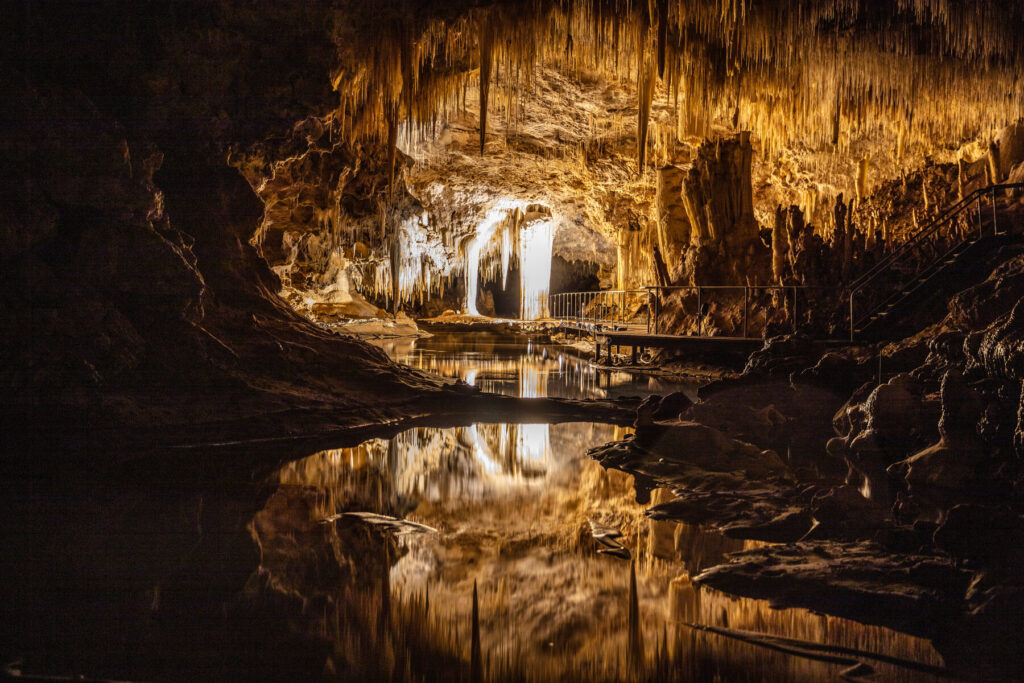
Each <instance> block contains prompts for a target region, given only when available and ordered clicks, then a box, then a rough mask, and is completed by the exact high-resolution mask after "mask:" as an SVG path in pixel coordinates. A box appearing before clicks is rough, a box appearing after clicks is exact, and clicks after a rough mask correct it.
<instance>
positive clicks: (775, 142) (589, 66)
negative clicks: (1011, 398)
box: [236, 0, 1024, 288]
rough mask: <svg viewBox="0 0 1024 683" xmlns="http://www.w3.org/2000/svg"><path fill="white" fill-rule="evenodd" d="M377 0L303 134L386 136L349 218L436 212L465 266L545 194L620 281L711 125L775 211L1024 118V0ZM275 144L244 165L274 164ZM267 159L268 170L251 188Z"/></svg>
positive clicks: (566, 234)
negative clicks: (491, 220)
mask: <svg viewBox="0 0 1024 683" xmlns="http://www.w3.org/2000/svg"><path fill="white" fill-rule="evenodd" d="M367 9H368V8H367V6H364V5H363V4H359V3H348V4H345V3H342V4H338V5H334V6H332V13H330V15H329V16H330V21H329V27H330V31H329V33H330V36H331V38H332V40H333V41H334V44H335V46H336V48H337V57H336V61H335V62H334V64H333V65H332V67H331V71H330V84H331V87H332V89H333V93H334V94H333V97H334V98H335V101H336V104H335V105H334V106H333V107H332V108H331V109H330V110H329V111H327V112H326V113H323V114H321V115H319V116H317V117H315V118H313V119H307V121H306V122H305V123H303V124H302V125H301V126H299V127H296V129H295V130H294V131H293V135H292V138H295V137H299V138H303V137H304V138H305V141H306V142H307V143H308V144H310V145H311V146H313V147H315V148H317V149H319V150H321V151H322V150H323V149H325V148H326V149H332V148H335V147H337V146H339V145H344V146H346V148H349V147H353V146H356V147H359V146H362V147H363V148H364V149H372V150H373V151H371V152H369V153H368V154H369V155H371V156H375V157H376V162H377V168H376V169H375V173H376V176H375V177H376V181H375V183H374V189H373V192H371V194H372V193H376V199H375V201H374V204H375V208H374V207H371V209H370V210H367V211H364V212H363V214H362V215H361V216H360V215H355V214H352V213H351V212H349V213H348V214H347V215H346V216H345V217H343V218H342V219H341V220H342V221H343V222H346V223H347V224H348V230H349V232H351V231H352V229H353V228H352V226H356V229H357V231H362V233H364V234H369V233H371V232H373V229H372V228H368V227H366V224H367V223H375V224H380V225H381V226H385V227H382V228H381V229H380V230H379V232H380V234H381V235H385V234H387V233H388V232H393V231H394V228H393V227H392V228H390V229H389V228H388V227H386V224H389V223H390V224H393V225H401V224H403V222H407V221H408V217H409V216H412V215H418V214H421V213H422V214H423V215H424V216H427V218H426V219H425V221H424V222H425V223H428V224H429V225H430V226H432V229H433V230H435V231H437V232H440V233H443V236H441V237H439V238H438V240H440V241H441V242H446V243H447V245H448V246H447V256H446V257H445V258H441V259H440V260H441V261H445V260H447V261H448V263H447V265H442V266H441V267H440V268H439V270H438V272H439V273H442V274H445V273H447V274H449V275H450V274H451V273H452V272H453V268H454V262H455V261H456V260H457V253H456V251H454V247H452V243H453V242H456V243H457V242H458V239H459V236H460V235H465V234H468V233H471V232H472V230H473V229H474V225H475V224H479V223H480V221H481V220H483V219H484V217H485V216H486V215H487V212H488V210H490V209H491V208H493V207H494V206H499V205H500V206H518V207H520V208H522V207H525V206H526V205H528V204H530V203H536V202H542V203H544V204H545V205H546V206H549V207H550V208H551V209H552V212H553V216H554V220H555V222H556V224H557V226H558V229H557V230H556V237H555V245H554V248H555V252H556V254H558V255H560V256H562V257H564V258H566V259H570V260H586V261H590V262H593V263H597V264H599V265H600V266H601V268H602V270H603V272H604V273H605V274H606V275H608V274H610V273H611V272H612V270H613V269H614V267H615V262H616V258H617V256H616V253H615V246H616V243H617V242H621V241H622V238H621V237H620V236H618V234H619V233H621V232H622V231H623V230H628V231H634V232H635V231H641V232H642V231H643V230H644V228H645V227H646V224H647V223H649V222H650V221H652V220H654V218H653V216H652V209H651V207H652V198H653V195H654V190H655V184H656V174H655V173H653V169H655V168H657V167H659V166H661V165H664V164H678V165H685V164H686V163H687V161H688V160H689V158H690V155H691V154H692V153H693V151H694V150H695V149H696V147H697V146H698V145H699V144H700V142H701V141H702V140H703V139H705V138H708V137H714V136H719V135H723V134H727V133H729V132H734V131H738V130H748V131H751V133H752V139H753V141H754V145H755V149H756V150H757V152H758V154H757V162H756V163H755V169H754V185H755V206H756V210H757V213H758V217H759V219H760V220H761V222H762V223H766V222H769V221H770V214H771V212H772V211H773V210H774V207H775V206H776V205H777V204H783V205H786V204H789V203H798V204H801V205H802V206H805V207H808V206H813V205H814V204H815V202H816V201H817V199H818V196H819V195H825V196H827V197H830V198H834V197H835V196H836V195H838V194H839V193H841V192H846V193H847V196H850V195H852V194H853V189H854V185H855V182H856V181H855V178H856V176H857V170H858V167H859V166H860V165H861V164H862V163H868V162H864V160H865V159H867V160H869V163H870V166H871V169H872V177H873V179H875V180H876V181H877V180H883V179H887V178H893V177H897V176H899V175H901V174H902V173H904V172H905V171H906V170H907V169H912V168H916V167H919V166H921V165H922V164H923V163H925V161H926V160H927V161H931V160H940V161H950V160H952V159H954V158H955V157H956V155H957V154H958V150H959V149H960V148H961V147H962V146H963V145H964V144H965V143H968V142H971V141H973V140H978V139H979V138H981V137H984V136H985V135H991V133H992V131H994V130H996V129H997V128H999V127H1000V126H1002V125H1005V124H1006V123H1008V122H1010V121H1013V120H1015V119H1016V118H1017V117H1019V116H1020V113H1021V111H1022V107H1021V104H1022V101H1021V98H1022V88H1021V86H1020V83H1019V78H1018V75H1017V71H1018V68H1017V67H1018V65H1019V64H1020V62H1021V59H1020V58H1021V54H1020V52H1021V49H1022V48H1021V41H1020V39H1019V35H1020V34H1021V31H1022V30H1024V12H1022V10H1021V8H1020V7H1019V6H1018V5H1016V4H1012V3H986V2H966V3H953V2H940V1H938V0H935V1H930V0H899V1H898V2H892V3H876V2H860V1H857V0H846V1H843V2H817V1H814V2H812V1H806V0H805V1H802V2H748V1H744V0H728V1H722V2H713V3H693V2H679V1H676V0H650V2H634V1H628V0H603V1H602V0H590V1H587V0H576V1H570V0H561V1H558V2H543V1H541V0H534V1H530V2H499V3H434V2H412V1H405V2H398V1H397V0H394V1H391V2H383V3H374V4H373V8H372V11H367ZM481 111H483V112H484V115H481ZM311 121H312V123H311ZM296 131H298V132H299V134H298V135H296ZM975 144H976V146H977V143H975ZM299 148H300V151H299V153H300V154H301V153H303V152H302V151H301V148H302V144H301V140H300V143H299ZM254 149H255V150H258V152H259V153H257V154H253V150H254ZM265 151H266V150H265V148H264V147H262V146H260V145H257V146H255V147H251V148H249V150H248V153H243V154H241V155H240V156H238V157H236V159H243V160H244V161H245V162H246V163H250V164H252V163H253V160H257V161H260V162H265V161H266V159H265V158H264V157H263V156H262V155H263V154H264V153H265ZM366 154H367V153H365V152H364V156H365V155H366ZM271 156H272V155H271ZM277 163H278V164H280V163H281V162H280V161H278V162H277ZM267 167H268V166H267V165H262V166H261V165H258V164H255V165H252V166H251V168H250V173H249V175H250V178H251V179H252V180H253V181H254V184H258V183H259V182H261V177H266V175H267ZM270 167H271V168H272V165H270ZM261 174H262V176H261ZM396 175H398V176H401V178H400V179H399V180H398V181H396V180H395V177H396ZM331 182H332V183H333V182H335V180H334V179H332V180H331ZM395 185H399V186H400V191H398V192H396V191H395V190H394V186H395ZM384 188H389V190H388V191H387V192H385V191H384ZM353 192H354V190H352V189H351V187H350V190H349V194H352V193H353ZM326 208H327V205H321V207H320V209H319V210H320V211H321V212H323V211H324V210H326ZM307 213H308V212H307ZM343 213H344V212H343ZM384 214H389V215H387V216H385V215H384ZM282 218H283V219H284V220H283V221H279V222H278V225H279V226H280V225H283V224H287V223H288V221H289V218H288V217H287V216H282ZM273 222H274V221H273V220H271V221H270V223H271V225H270V226H269V227H270V228H273ZM360 225H361V226H362V227H359V226H360ZM335 232H337V228H335ZM352 241H356V240H355V239H352V238H350V239H349V242H352ZM421 241H422V240H421ZM371 248H372V245H371ZM318 251H319V250H318ZM328 251H330V250H329V249H328ZM385 251H386V249H385V250H382V249H377V250H376V252H375V253H376V254H377V256H378V257H379V259H380V260H382V259H384V258H385V257H386V253H385ZM435 260H437V259H435ZM378 265H379V268H384V267H385V266H384V265H383V264H382V263H381V264H378ZM376 280H377V285H378V288H379V287H380V286H387V285H386V283H385V282H384V280H387V277H381V276H376ZM605 281H606V282H609V281H610V280H608V279H606V280H605Z"/></svg>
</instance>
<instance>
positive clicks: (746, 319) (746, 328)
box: [646, 285, 839, 339]
mask: <svg viewBox="0 0 1024 683" xmlns="http://www.w3.org/2000/svg"><path fill="white" fill-rule="evenodd" d="M646 289H648V290H650V291H651V292H659V293H660V292H663V291H679V290H688V291H696V293H697V336H698V337H702V336H704V334H703V321H704V316H703V315H702V314H701V308H702V304H703V302H704V291H705V290H712V291H718V290H734V291H736V290H742V291H743V337H742V338H743V339H759V338H760V337H751V336H750V299H751V294H752V293H757V292H759V291H760V292H768V291H781V292H783V293H787V294H786V298H787V301H788V298H789V297H788V292H792V295H793V310H792V313H791V314H790V315H789V317H790V318H791V320H792V324H793V332H794V333H795V332H797V331H798V329H799V297H798V296H797V294H798V292H800V291H808V290H820V291H831V292H836V291H839V288H838V287H825V286H812V285H654V286H649V287H647V288H646ZM653 304H654V332H655V334H657V333H658V330H659V329H660V326H659V318H660V314H661V310H660V299H659V298H658V297H653Z"/></svg>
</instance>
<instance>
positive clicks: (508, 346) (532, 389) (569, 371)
mask: <svg viewBox="0 0 1024 683" xmlns="http://www.w3.org/2000/svg"><path fill="white" fill-rule="evenodd" d="M370 341H371V343H373V344H376V345H377V346H379V347H380V348H382V349H384V350H385V351H386V352H387V353H388V354H389V355H390V356H391V357H392V358H394V359H395V360H397V361H399V362H400V363H405V364H407V365H411V366H412V367H414V368H417V369H419V370H426V371H427V372H431V373H434V374H436V375H441V376H443V377H457V378H459V379H462V380H464V381H465V382H467V383H468V384H471V385H473V386H476V387H479V388H480V389H482V390H484V391H490V392H493V393H497V394H504V395H506V396H519V397H523V398H530V397H538V396H549V397H552V398H616V397H619V396H648V395H650V394H655V393H665V392H666V391H679V390H685V391H688V392H692V391H694V390H695V387H693V386H692V385H675V386H673V385H667V384H665V383H664V382H663V381H661V380H658V379H656V378H654V377H648V376H645V375H637V374H630V373H626V372H618V371H614V370H602V369H598V368H595V367H594V366H592V365H591V364H590V362H589V361H588V360H587V359H586V358H584V357H582V356H581V355H580V354H579V353H578V352H576V351H575V350H573V349H571V348H568V347H561V346H556V345H548V344H539V343H534V342H531V341H529V340H527V339H516V338H511V337H507V336H502V335H497V334H490V333H472V334H451V333H446V334H436V335H434V336H433V337H426V338H422V339H381V340H370Z"/></svg>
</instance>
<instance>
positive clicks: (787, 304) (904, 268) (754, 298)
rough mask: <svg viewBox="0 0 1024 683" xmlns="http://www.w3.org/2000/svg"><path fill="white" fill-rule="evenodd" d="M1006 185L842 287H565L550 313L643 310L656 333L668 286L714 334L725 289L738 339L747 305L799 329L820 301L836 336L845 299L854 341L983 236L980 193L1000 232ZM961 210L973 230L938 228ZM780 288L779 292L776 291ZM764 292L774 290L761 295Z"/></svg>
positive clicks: (611, 315)
mask: <svg viewBox="0 0 1024 683" xmlns="http://www.w3.org/2000/svg"><path fill="white" fill-rule="evenodd" d="M1006 190H1024V183H1005V184H1001V185H990V186H988V187H984V188H980V189H978V190H975V191H974V192H971V193H970V194H969V195H967V196H966V197H964V198H963V199H961V200H960V201H958V202H957V203H955V204H953V205H952V206H950V207H949V208H947V209H945V210H944V211H943V212H942V213H940V214H939V215H938V216H936V217H935V218H934V219H932V220H931V221H929V222H928V223H926V224H925V225H924V226H923V227H922V228H920V229H919V230H918V231H917V232H915V233H914V234H913V235H912V236H911V237H910V238H909V239H908V240H906V241H905V242H903V243H902V244H901V245H900V246H899V247H897V248H896V249H895V250H893V251H892V252H890V253H889V254H887V255H886V256H885V257H884V258H883V259H882V260H880V261H879V262H878V263H876V264H875V265H874V266H873V267H872V268H870V269H869V270H868V271H867V272H866V273H864V274H862V275H860V276H859V277H858V278H856V279H855V280H854V281H853V282H851V283H850V284H849V285H847V286H846V287H845V288H840V287H810V286H802V285H691V286H686V285H678V286H677V285H673V286H649V287H644V288H643V289H631V290H602V291H591V292H563V293H560V294H553V295H551V298H550V302H551V309H550V310H551V315H552V317H554V318H556V319H559V320H562V321H564V322H570V323H574V324H576V325H579V326H581V327H587V326H589V327H591V328H592V329H593V330H594V331H599V328H600V327H602V326H605V325H614V326H627V325H640V323H639V322H638V321H637V320H638V317H639V316H640V315H642V313H641V311H643V313H645V314H646V330H647V333H648V334H660V333H661V328H662V326H661V314H662V308H663V306H662V299H663V296H664V295H665V294H667V293H669V292H673V291H689V292H693V293H695V294H696V299H697V301H696V314H695V318H696V328H697V335H696V336H698V337H704V336H712V335H708V334H705V331H706V327H705V320H704V319H705V317H706V315H707V313H706V312H705V304H708V303H711V302H712V301H715V300H718V301H721V300H722V299H723V298H727V297H729V296H730V295H732V296H734V297H735V298H734V300H733V302H734V303H735V302H736V300H737V299H738V297H739V295H740V293H742V296H743V323H742V330H743V334H742V338H744V339H758V338H760V337H759V336H752V335H751V329H750V327H751V318H752V315H751V313H752V307H753V308H754V310H762V311H764V313H765V317H764V319H765V321H766V324H767V322H769V321H773V319H774V321H776V322H777V321H778V318H779V316H778V312H779V311H780V310H781V311H782V312H783V313H784V314H785V317H784V318H783V319H784V320H787V321H788V322H789V323H790V325H791V326H792V330H793V332H797V331H799V329H800V313H801V310H802V309H801V307H802V306H813V305H815V304H817V306H818V307H819V308H820V309H821V311H822V312H823V313H827V314H829V315H833V314H835V315H836V316H837V317H838V322H834V323H832V325H833V326H832V327H831V328H830V329H832V330H834V331H835V332H838V333H839V334H841V330H842V325H843V322H842V321H843V319H844V318H845V315H843V314H842V313H841V311H842V307H843V305H844V304H845V303H846V302H847V300H848V304H849V311H848V313H849V324H850V340H851V341H853V340H854V338H855V335H856V333H857V330H858V329H860V328H861V326H862V325H864V324H866V322H868V321H870V320H872V319H873V316H876V317H877V313H878V312H879V311H880V310H883V309H887V308H888V307H891V306H892V305H893V304H894V303H895V302H897V301H899V300H900V299H902V298H903V297H905V296H907V295H908V294H909V291H908V290H907V288H908V287H911V289H914V288H915V287H916V286H917V284H919V283H920V281H921V280H922V279H923V278H927V277H930V276H931V274H933V273H934V272H936V271H937V270H938V269H939V268H941V266H942V265H943V264H945V263H947V262H951V261H950V259H954V258H956V257H957V256H959V254H960V252H961V251H963V250H964V249H965V248H966V247H967V246H970V245H971V244H973V243H974V242H975V241H976V240H977V239H980V238H981V237H983V236H984V234H985V231H984V218H983V206H982V200H983V198H986V197H987V198H989V202H990V204H991V210H992V221H991V234H993V235H999V234H1001V233H1000V232H999V223H998V220H999V219H998V212H997V210H996V208H997V203H998V196H997V194H998V193H999V192H1001V191H1006ZM966 212H976V213H977V221H976V222H972V224H971V230H969V231H967V230H965V231H962V232H961V233H960V234H957V231H955V230H948V231H947V232H945V233H944V232H942V230H943V228H946V227H948V226H951V225H954V223H953V222H954V221H955V220H957V219H958V218H959V217H960V216H962V215H963V214H965V213H966ZM911 285H913V286H911ZM873 290H879V291H881V295H880V296H875V297H874V298H871V297H869V295H868V293H869V291H873ZM815 292H820V293H821V296H814V293H815ZM778 293H781V294H782V296H781V297H780V296H778V295H777V294H778ZM766 294H773V296H765V295H766ZM801 295H803V296H801ZM812 296H814V298H812ZM858 300H859V301H860V303H861V304H862V306H861V308H862V309H863V310H862V311H860V312H858V310H857V305H856V302H857V301H858ZM837 309H838V310H837ZM837 328H838V329H837ZM762 332H763V330H762Z"/></svg>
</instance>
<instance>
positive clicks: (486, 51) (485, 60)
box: [480, 12, 495, 155]
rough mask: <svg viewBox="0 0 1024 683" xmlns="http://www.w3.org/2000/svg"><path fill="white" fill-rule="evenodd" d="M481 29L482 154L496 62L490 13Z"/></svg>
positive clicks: (493, 29)
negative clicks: (492, 71) (488, 98)
mask: <svg viewBox="0 0 1024 683" xmlns="http://www.w3.org/2000/svg"><path fill="white" fill-rule="evenodd" d="M481 21H482V26H481V27H480V154H481V155H483V153H484V144H485V143H486V141H487V97H488V93H489V91H490V88H491V66H492V64H493V61H494V32H495V26H494V21H495V20H494V17H493V13H492V12H489V13H488V14H487V16H486V17H485V18H484V19H482V20H481Z"/></svg>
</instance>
